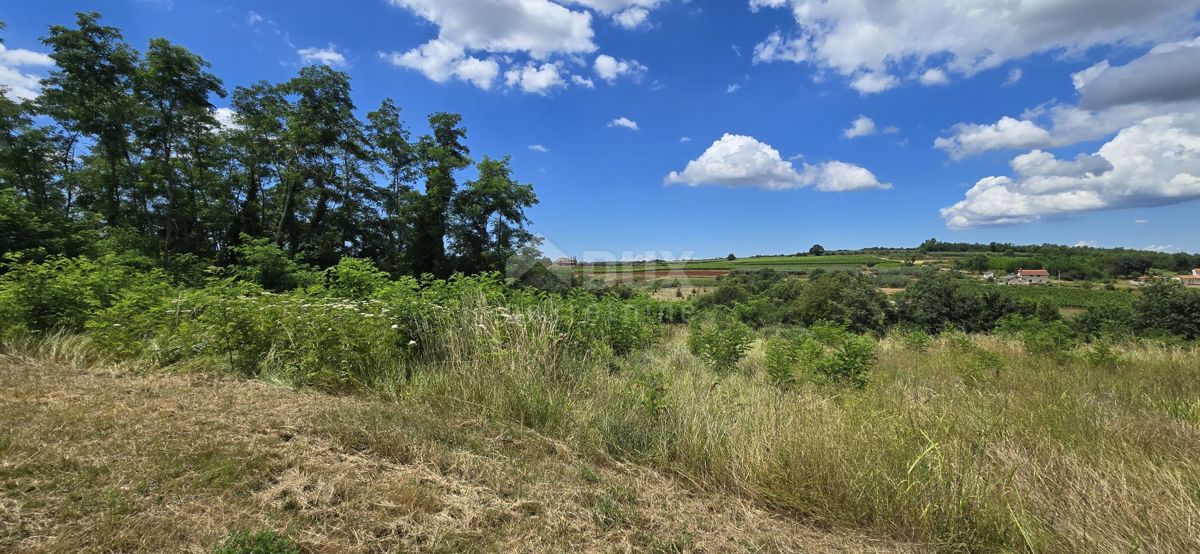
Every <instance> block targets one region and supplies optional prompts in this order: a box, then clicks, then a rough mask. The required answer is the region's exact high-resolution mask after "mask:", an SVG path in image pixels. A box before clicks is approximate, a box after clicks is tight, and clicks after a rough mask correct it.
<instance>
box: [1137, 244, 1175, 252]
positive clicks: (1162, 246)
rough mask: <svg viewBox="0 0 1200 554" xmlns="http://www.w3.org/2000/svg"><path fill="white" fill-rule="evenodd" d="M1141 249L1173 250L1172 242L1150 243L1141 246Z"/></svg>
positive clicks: (1155, 250) (1153, 250) (1151, 250)
mask: <svg viewBox="0 0 1200 554" xmlns="http://www.w3.org/2000/svg"><path fill="white" fill-rule="evenodd" d="M1142 250H1145V251H1147V252H1173V251H1174V250H1175V245H1174V244H1150V245H1146V246H1143V247H1142Z"/></svg>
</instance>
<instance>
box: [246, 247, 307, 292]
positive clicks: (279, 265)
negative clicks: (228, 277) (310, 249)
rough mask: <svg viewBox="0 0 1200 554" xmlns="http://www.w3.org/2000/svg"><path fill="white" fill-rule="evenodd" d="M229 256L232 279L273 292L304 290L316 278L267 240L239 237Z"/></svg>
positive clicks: (305, 267)
mask: <svg viewBox="0 0 1200 554" xmlns="http://www.w3.org/2000/svg"><path fill="white" fill-rule="evenodd" d="M233 255H234V259H235V260H236V263H235V264H234V265H233V275H234V276H235V277H237V278H238V279H241V280H243V281H249V282H251V283H257V284H258V285H259V286H261V287H262V288H264V289H266V290H269V291H273V292H283V291H289V290H292V289H296V288H303V287H307V286H309V285H312V284H315V283H317V281H318V278H319V276H320V274H319V273H318V272H317V270H316V269H315V268H313V267H311V266H307V265H304V264H301V263H297V262H296V261H295V260H293V259H292V258H291V256H288V254H287V253H286V252H284V251H283V250H282V249H280V248H279V247H278V246H276V245H275V244H274V243H272V242H271V240H270V239H267V238H261V239H254V238H250V237H249V236H247V235H242V244H241V245H238V246H235V247H234V248H233Z"/></svg>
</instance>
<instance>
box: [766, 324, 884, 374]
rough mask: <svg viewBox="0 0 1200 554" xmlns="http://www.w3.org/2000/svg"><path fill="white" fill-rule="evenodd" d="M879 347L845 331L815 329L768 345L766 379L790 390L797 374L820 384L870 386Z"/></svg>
mask: <svg viewBox="0 0 1200 554" xmlns="http://www.w3.org/2000/svg"><path fill="white" fill-rule="evenodd" d="M875 351H876V344H875V341H874V340H871V339H870V338H867V337H863V336H860V335H856V334H854V333H851V332H849V331H847V330H846V329H845V328H844V327H838V326H833V325H816V326H814V327H812V328H810V329H807V330H806V331H803V332H800V333H796V334H794V335H792V336H790V337H780V338H776V339H772V340H770V341H768V342H767V352H766V366H767V376H768V378H769V379H770V380H771V381H772V382H773V383H775V384H777V385H780V386H787V385H790V384H791V383H793V382H795V381H796V380H797V378H798V377H799V375H798V373H805V374H807V376H808V377H809V378H810V379H812V380H815V381H818V382H832V383H838V384H848V385H851V386H854V387H857V388H863V387H865V386H866V385H867V377H868V374H869V373H870V370H871V367H872V366H873V365H874V363H875Z"/></svg>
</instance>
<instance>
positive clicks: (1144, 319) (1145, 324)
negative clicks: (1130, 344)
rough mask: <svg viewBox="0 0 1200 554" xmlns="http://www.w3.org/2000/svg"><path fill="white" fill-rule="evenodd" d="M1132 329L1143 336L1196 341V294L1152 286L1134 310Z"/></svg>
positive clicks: (1199, 314) (1199, 325) (1199, 296)
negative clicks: (1165, 336) (1166, 336)
mask: <svg viewBox="0 0 1200 554" xmlns="http://www.w3.org/2000/svg"><path fill="white" fill-rule="evenodd" d="M1133 324H1134V326H1135V327H1136V328H1137V329H1138V330H1140V331H1141V332H1142V333H1144V334H1147V335H1152V336H1154V335H1160V336H1161V335H1174V336H1177V337H1181V338H1185V339H1189V340H1194V339H1197V338H1200V291H1194V290H1188V289H1186V288H1184V287H1183V286H1182V285H1180V284H1178V283H1155V284H1153V285H1150V286H1148V287H1146V288H1145V289H1144V290H1143V291H1142V297H1141V299H1140V300H1139V301H1138V302H1137V304H1136V305H1135V307H1134V317H1133Z"/></svg>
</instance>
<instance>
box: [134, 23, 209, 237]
mask: <svg viewBox="0 0 1200 554" xmlns="http://www.w3.org/2000/svg"><path fill="white" fill-rule="evenodd" d="M209 68H210V65H209V64H208V62H206V61H204V60H203V59H202V58H201V57H200V56H197V55H196V54H194V53H192V52H190V51H188V50H187V49H186V48H183V47H181V46H178V45H175V44H171V43H170V42H169V41H167V40H166V39H163V38H156V39H152V40H151V41H150V45H149V48H147V50H146V55H145V60H144V61H143V62H142V63H141V64H140V67H138V72H137V78H136V83H135V84H136V88H135V91H136V96H137V100H138V102H139V103H140V104H141V105H142V106H143V109H142V110H140V111H139V116H140V117H139V119H138V121H137V124H136V127H135V129H136V134H137V138H138V143H139V145H140V146H141V147H142V148H143V149H144V151H145V160H146V161H145V163H144V164H143V171H142V179H143V184H142V188H143V192H142V195H143V196H145V197H147V198H150V199H151V202H152V204H153V210H152V213H151V218H152V219H151V221H152V223H151V224H152V229H151V230H152V232H153V233H154V234H155V235H156V236H158V237H159V246H160V249H161V253H162V255H163V256H164V258H169V257H170V255H171V254H172V253H174V252H180V251H182V252H200V251H202V250H204V249H205V247H206V245H205V244H204V242H205V237H204V232H203V229H202V228H201V225H200V213H201V211H203V207H202V206H201V205H200V203H201V198H202V197H203V196H204V195H202V194H201V193H202V191H200V190H197V188H198V187H200V186H202V185H203V184H204V182H203V181H200V182H198V181H197V180H196V179H195V177H196V176H197V168H196V167H194V166H197V165H200V164H204V163H205V161H206V159H207V157H208V156H203V155H202V156H200V157H199V158H198V157H196V156H195V154H202V153H203V151H202V150H201V149H202V148H203V145H202V144H195V143H198V142H205V141H206V139H207V138H208V137H209V136H210V135H211V133H212V132H213V129H214V128H215V127H216V126H217V120H216V118H215V117H214V116H213V105H212V102H211V98H212V96H214V95H216V96H221V97H224V96H225V90H224V88H223V87H222V85H221V80H220V79H218V78H217V77H216V76H215V75H213V74H212V73H211V72H209ZM189 177H191V178H189Z"/></svg>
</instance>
